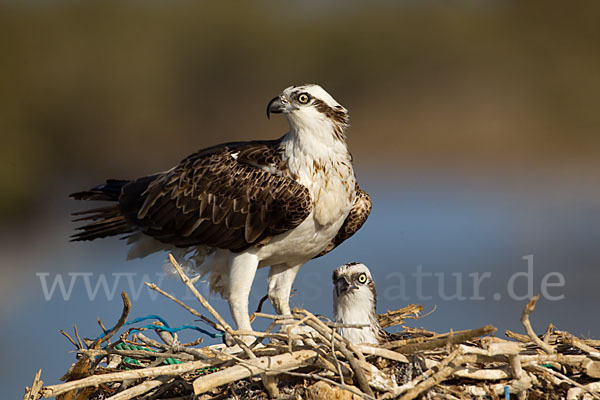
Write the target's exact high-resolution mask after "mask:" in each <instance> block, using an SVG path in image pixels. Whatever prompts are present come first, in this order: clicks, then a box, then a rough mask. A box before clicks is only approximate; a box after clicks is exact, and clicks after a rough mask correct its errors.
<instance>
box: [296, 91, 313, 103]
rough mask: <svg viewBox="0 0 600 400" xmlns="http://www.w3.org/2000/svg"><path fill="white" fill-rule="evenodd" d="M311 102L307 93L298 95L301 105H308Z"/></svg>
mask: <svg viewBox="0 0 600 400" xmlns="http://www.w3.org/2000/svg"><path fill="white" fill-rule="evenodd" d="M309 100H310V96H309V95H308V94H306V93H300V94H299V95H298V102H299V103H300V104H306V103H308V101H309Z"/></svg>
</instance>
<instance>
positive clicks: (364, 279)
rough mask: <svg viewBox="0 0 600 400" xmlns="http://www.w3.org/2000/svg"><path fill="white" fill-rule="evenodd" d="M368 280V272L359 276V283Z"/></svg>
mask: <svg viewBox="0 0 600 400" xmlns="http://www.w3.org/2000/svg"><path fill="white" fill-rule="evenodd" d="M365 282H367V275H366V274H360V275H359V276H358V283H365Z"/></svg>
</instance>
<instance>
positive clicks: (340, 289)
mask: <svg viewBox="0 0 600 400" xmlns="http://www.w3.org/2000/svg"><path fill="white" fill-rule="evenodd" d="M354 289H356V286H355V285H353V284H351V283H349V282H348V281H347V280H346V278H345V277H343V276H342V277H340V278H338V280H337V281H335V290H336V291H337V294H338V296H339V295H340V293H345V292H350V291H352V290H354Z"/></svg>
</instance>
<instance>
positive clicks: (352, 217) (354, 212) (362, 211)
mask: <svg viewBox="0 0 600 400" xmlns="http://www.w3.org/2000/svg"><path fill="white" fill-rule="evenodd" d="M372 206H373V203H372V202H371V196H369V195H368V194H367V192H365V191H364V190H362V189H361V188H359V187H358V185H356V198H355V199H354V204H353V205H352V209H351V210H350V214H348V216H347V217H346V220H345V221H344V224H343V225H342V227H341V228H340V230H339V231H338V233H337V235H335V237H334V238H333V240H332V241H331V243H329V245H328V246H327V248H325V250H323V251H322V252H321V253H320V254H319V255H318V256H316V257H314V258H318V257H321V256H324V255H325V254H327V253H329V252H330V251H331V250H333V249H335V248H336V247H338V246H339V245H340V244H342V242H343V241H344V240H346V239H348V238H349V237H350V236H352V235H354V234H355V233H356V231H358V230H359V229H360V228H361V227H362V226H363V224H364V223H365V221H366V220H367V218H368V217H369V214H370V213H371V208H372Z"/></svg>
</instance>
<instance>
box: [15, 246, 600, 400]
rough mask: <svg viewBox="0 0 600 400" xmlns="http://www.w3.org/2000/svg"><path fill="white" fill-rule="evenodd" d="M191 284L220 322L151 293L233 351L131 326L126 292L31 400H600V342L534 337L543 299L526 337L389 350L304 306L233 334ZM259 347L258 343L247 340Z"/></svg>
mask: <svg viewBox="0 0 600 400" xmlns="http://www.w3.org/2000/svg"><path fill="white" fill-rule="evenodd" d="M171 261H172V263H173V265H174V267H175V269H176V270H177V272H178V274H179V276H180V277H181V279H182V281H183V283H184V284H185V285H186V286H187V287H188V288H189V289H190V290H191V291H192V293H193V294H194V295H195V296H196V298H197V299H198V300H199V301H200V303H201V304H202V306H203V307H204V308H205V309H206V310H207V311H208V312H209V313H210V314H211V315H212V317H213V318H214V319H215V321H213V320H211V319H209V318H207V317H206V316H204V315H202V314H201V313H199V312H198V311H197V310H195V309H194V308H192V307H190V306H189V305H186V304H184V303H183V302H181V301H180V300H178V299H177V298H175V297H174V296H172V295H170V294H169V293H166V292H164V291H163V290H161V289H160V288H158V287H157V286H156V285H154V284H151V283H147V285H148V286H149V287H150V288H151V289H153V290H156V291H158V292H159V293H161V294H163V295H164V296H166V297H168V298H169V299H171V300H173V301H175V302H176V303H177V304H179V305H181V306H182V307H184V308H186V309H187V310H188V311H189V312H190V313H192V314H193V315H194V316H196V317H199V318H201V319H202V320H204V321H205V322H207V323H210V324H211V325H212V326H213V327H214V328H215V329H217V330H220V331H222V332H223V333H225V335H226V338H227V341H228V342H229V346H227V345H225V344H218V345H212V346H204V347H202V346H200V344H201V342H202V340H201V338H199V339H198V340H197V341H196V342H193V343H187V344H182V343H180V342H179V341H178V340H177V336H176V334H171V333H169V332H167V331H161V330H157V331H156V332H157V333H158V337H159V339H160V341H158V340H154V339H151V338H149V337H147V336H146V335H144V334H143V333H142V332H138V333H135V334H131V332H130V331H131V330H127V331H125V332H124V333H121V334H120V335H119V336H117V337H118V338H119V339H118V340H114V341H112V342H111V338H113V337H115V335H116V334H117V333H118V331H120V330H122V328H123V327H124V325H125V323H126V321H127V318H128V316H129V310H130V308H131V304H130V302H129V299H128V297H127V295H126V294H125V293H123V294H122V298H123V304H124V306H123V311H122V314H121V317H120V319H119V321H118V322H117V324H116V325H115V326H114V327H113V328H112V329H110V330H106V329H104V327H103V326H102V324H101V322H100V324H101V327H102V329H104V331H105V332H106V334H105V335H104V336H103V337H102V338H99V339H96V340H93V341H92V340H85V339H84V340H81V338H80V337H79V334H78V332H77V330H76V329H75V337H76V339H73V338H71V336H69V335H68V334H67V333H65V332H63V334H64V335H65V336H66V337H67V338H69V340H70V341H71V342H72V343H73V344H74V345H75V346H76V347H77V362H76V363H74V364H73V365H72V367H71V368H70V369H69V371H68V372H67V373H66V374H65V376H64V377H63V378H61V380H63V381H65V382H64V383H61V384H57V385H49V386H44V385H43V382H42V381H41V380H40V376H41V370H40V371H39V372H38V373H37V375H36V376H35V378H34V382H33V385H32V386H31V387H28V388H26V392H25V396H24V400H37V399H39V398H41V397H44V398H50V397H56V398H57V399H59V400H67V399H74V400H99V399H111V400H126V399H147V400H149V399H206V400H208V399H229V398H233V399H269V398H275V399H301V398H302V399H304V398H306V399H315V400H316V399H360V398H364V399H394V398H399V399H415V398H427V399H469V398H472V399H476V398H490V399H499V398H501V397H505V398H509V397H512V398H518V399H525V398H529V399H564V398H566V399H588V398H589V399H592V398H596V399H600V350H598V349H597V347H598V346H600V341H595V340H584V339H580V338H577V337H575V336H573V335H571V334H570V333H568V332H563V331H559V330H556V329H554V327H553V326H552V325H550V326H549V327H548V329H547V330H546V332H545V333H544V334H543V335H540V336H538V335H536V334H535V332H534V331H533V329H532V327H531V324H530V322H529V315H530V313H531V312H532V311H533V310H534V307H535V304H536V301H537V297H535V298H533V299H531V301H530V302H529V303H528V304H527V305H526V307H525V309H524V310H523V313H522V315H521V322H522V324H523V326H524V328H525V331H526V334H519V333H514V332H510V331H507V332H506V336H508V339H501V338H498V337H495V336H493V335H492V334H493V333H494V332H496V328H494V327H493V326H491V325H488V326H484V327H481V328H478V329H473V330H467V331H458V332H452V331H451V332H447V333H443V334H438V333H434V332H430V331H427V330H424V329H414V328H408V327H404V330H403V332H402V333H401V334H396V335H394V336H392V338H391V339H390V341H389V342H386V343H385V344H381V345H377V346H376V345H365V344H362V345H356V344H352V343H350V342H348V341H347V340H345V339H344V338H342V337H341V336H339V335H338V334H337V333H336V328H339V327H340V325H339V324H336V323H332V322H330V321H328V320H327V319H325V318H323V317H318V316H315V315H313V314H311V313H310V312H309V311H307V310H303V309H294V310H293V313H292V315H288V316H275V315H270V314H264V313H260V312H257V313H255V314H254V317H255V318H266V319H268V320H270V322H271V323H270V325H269V327H268V328H267V329H266V330H265V331H264V332H245V331H235V330H233V329H232V328H231V327H230V326H229V325H228V324H227V323H226V322H225V321H224V320H223V318H222V317H221V316H220V315H219V314H218V313H217V312H216V311H215V310H214V309H213V308H212V307H211V305H210V304H209V303H208V302H207V301H206V299H205V298H204V297H203V296H202V295H201V294H200V293H199V292H198V291H197V290H196V288H195V287H194V285H193V282H192V281H191V280H190V279H189V278H188V277H187V276H186V275H185V274H184V272H183V271H182V270H181V268H180V266H179V265H178V264H177V262H176V261H175V260H174V259H173V258H171ZM420 311H421V307H420V306H417V305H410V306H408V307H405V308H402V309H400V310H396V311H388V312H387V313H385V314H381V315H379V319H380V322H381V325H382V326H383V327H390V326H394V325H401V324H402V323H403V321H405V320H406V319H417V318H419V313H420ZM246 335H252V336H254V337H255V338H256V339H255V340H254V342H253V343H251V344H250V345H248V344H246V343H245V341H244V340H242V339H243V338H248V336H246Z"/></svg>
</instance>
